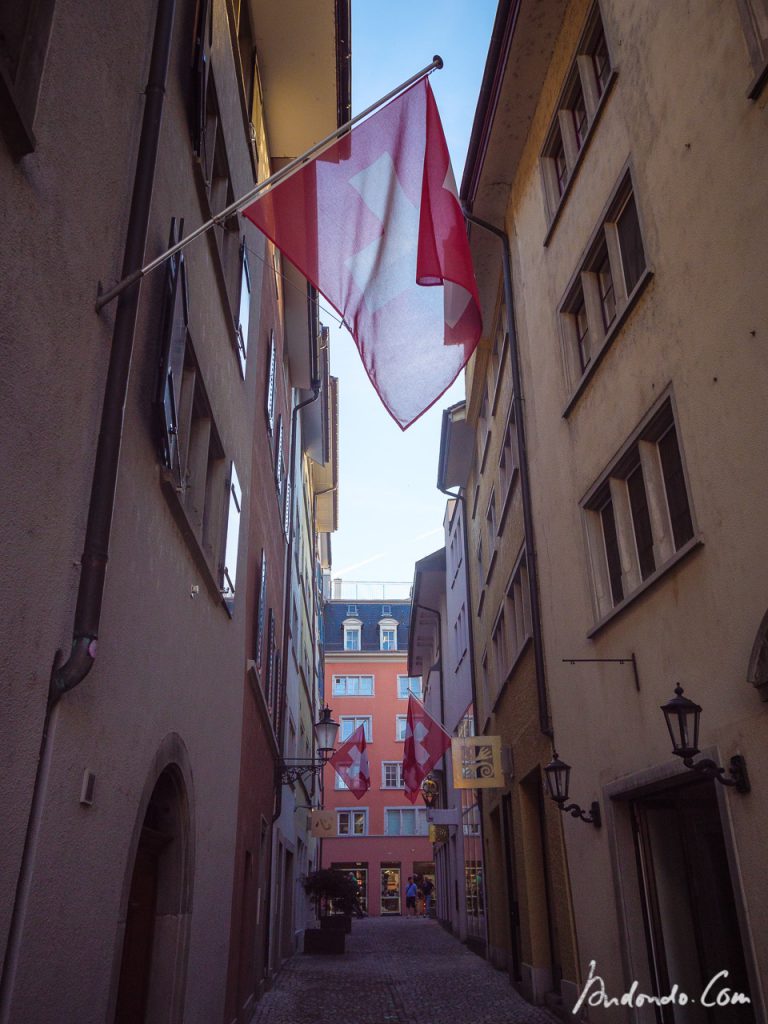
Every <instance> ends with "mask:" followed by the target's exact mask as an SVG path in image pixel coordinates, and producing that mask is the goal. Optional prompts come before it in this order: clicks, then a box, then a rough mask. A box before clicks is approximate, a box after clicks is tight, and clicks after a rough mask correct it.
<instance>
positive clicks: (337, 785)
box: [333, 771, 349, 789]
mask: <svg viewBox="0 0 768 1024" xmlns="http://www.w3.org/2000/svg"><path fill="white" fill-rule="evenodd" d="M333 788H334V789H349V786H348V785H347V784H346V782H345V781H344V779H342V777H341V776H340V775H339V773H338V772H336V771H335V772H334V773H333Z"/></svg>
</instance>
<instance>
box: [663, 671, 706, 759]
mask: <svg viewBox="0 0 768 1024" xmlns="http://www.w3.org/2000/svg"><path fill="white" fill-rule="evenodd" d="M661 710H662V711H663V712H664V718H665V720H666V723H667V728H668V729H669V736H670V739H671V740H672V753H673V754H677V756H678V757H696V755H697V754H698V752H699V719H700V718H701V707H700V706H699V705H698V704H695V703H694V702H693V701H692V700H688V698H687V697H684V696H683V688H682V686H681V685H680V683H678V684H677V686H676V687H675V696H674V697H673V698H672V699H671V700H668V701H667V703H666V704H662V705H661Z"/></svg>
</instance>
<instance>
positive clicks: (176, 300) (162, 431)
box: [156, 217, 189, 485]
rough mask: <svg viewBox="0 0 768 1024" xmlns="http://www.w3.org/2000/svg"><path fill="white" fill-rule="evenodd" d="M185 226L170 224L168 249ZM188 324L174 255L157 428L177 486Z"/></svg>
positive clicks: (179, 260)
mask: <svg viewBox="0 0 768 1024" xmlns="http://www.w3.org/2000/svg"><path fill="white" fill-rule="evenodd" d="M183 227H184V222H183V221H179V222H178V224H177V221H176V218H175V217H174V218H173V219H172V220H171V232H170V236H169V240H168V243H169V246H172V245H175V244H176V242H178V241H179V239H180V238H181V234H182V231H183ZM188 321H189V310H188V299H187V270H186V265H185V262H184V254H183V253H177V254H176V255H175V256H172V257H171V258H170V259H169V260H168V263H167V269H166V279H165V294H164V299H163V319H162V325H163V326H162V334H161V348H160V379H159V382H158V394H157V400H156V405H157V412H158V425H159V442H160V458H161V461H162V463H163V465H164V466H165V467H166V469H168V470H170V471H171V472H172V473H173V475H174V477H175V479H176V482H177V484H178V485H180V484H181V465H180V461H179V440H178V409H179V403H180V398H181V379H182V373H183V370H184V353H185V349H186V344H187V324H188Z"/></svg>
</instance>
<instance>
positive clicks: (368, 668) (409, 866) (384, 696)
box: [322, 648, 434, 916]
mask: <svg viewBox="0 0 768 1024" xmlns="http://www.w3.org/2000/svg"><path fill="white" fill-rule="evenodd" d="M407 674H408V669H407V665H406V652H405V651H404V650H398V651H395V652H388V651H381V652H371V651H362V652H342V651H338V652H336V651H334V652H329V651H328V650H327V648H326V662H325V699H326V702H327V704H328V705H329V706H330V707H331V708H332V710H333V717H334V718H335V719H336V721H338V722H340V723H342V729H340V731H339V741H338V744H340V743H341V742H342V740H343V738H344V732H343V722H344V719H345V718H360V717H362V716H368V717H369V718H370V727H371V734H370V740H369V741H368V746H367V753H368V760H369V764H370V770H371V788H370V789H369V790H368V792H367V793H366V794H365V796H363V797H361V798H360V800H357V799H355V797H354V795H353V794H352V793H350V792H349V791H348V790H339V789H336V788H335V785H334V777H335V775H336V773H335V772H334V770H333V768H331V767H330V766H328V767H326V769H325V777H324V790H325V801H324V806H325V808H326V809H327V810H333V811H335V812H336V814H337V821H338V819H339V813H338V812H342V814H343V812H352V814H354V812H360V811H365V812H367V821H366V834H365V835H361V836H358V835H354V834H350V835H347V836H342V835H337V837H336V838H334V839H324V840H323V852H322V864H323V867H339V868H346V869H348V870H350V871H355V872H356V873H358V877H359V878H360V879H361V881H363V882H364V886H365V890H366V891H365V897H366V902H367V910H368V913H369V914H370V915H372V916H375V915H379V914H382V913H385V914H386V913H404V912H405V886H406V884H407V879H408V876H409V875H413V874H416V873H425V874H430V875H431V874H433V870H434V869H433V864H432V846H431V844H430V842H429V840H428V838H427V836H426V835H393V834H389V831H390V830H391V829H392V828H393V826H394V821H393V819H395V818H397V819H399V821H400V826H401V828H403V827H404V828H405V829H408V828H409V827H410V824H411V819H412V818H413V817H414V814H413V812H414V805H412V804H411V803H410V802H409V801H408V800H407V799H406V796H405V793H404V792H403V790H402V787H400V788H387V787H385V785H384V774H383V766H382V763H383V762H396V763H398V764H400V763H402V759H403V742H402V740H398V739H397V719H398V716H403V717H404V716H405V715H406V712H407V709H408V701H407V699H401V698H399V697H398V676H407ZM361 676H372V677H373V694H372V695H370V696H369V695H349V694H341V693H340V692H339V690H340V688H341V687H340V685H339V683H338V679H339V677H342V678H346V679H349V678H350V677H358V678H359V677H361ZM357 724H359V723H350V727H353V726H355V725H357ZM338 744H337V745H338ZM415 808H416V814H417V815H418V816H419V817H420V818H421V821H422V822H423V827H424V831H425V832H426V815H425V807H424V802H423V800H422V798H421V796H419V799H418V802H417V803H416V805H415ZM388 810H389V811H392V812H395V813H391V814H389V815H387V811H388ZM398 810H399V812H400V813H397V812H398ZM402 812H405V814H403V813H402ZM342 827H343V822H342ZM349 827H350V830H352V829H353V819H352V816H351V815H350V818H349ZM382 871H386V873H387V874H386V876H382ZM385 879H386V887H387V889H388V891H389V893H390V895H389V896H388V897H387V898H386V899H385V900H383V901H382V889H383V888H384V881H385Z"/></svg>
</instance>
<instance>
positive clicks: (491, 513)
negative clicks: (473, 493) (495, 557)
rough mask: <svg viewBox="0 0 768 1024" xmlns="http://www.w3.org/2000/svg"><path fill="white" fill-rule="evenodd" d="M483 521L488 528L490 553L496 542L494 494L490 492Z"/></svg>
mask: <svg viewBox="0 0 768 1024" xmlns="http://www.w3.org/2000/svg"><path fill="white" fill-rule="evenodd" d="M485 521H486V523H487V526H488V550H489V551H490V550H491V548H492V547H493V545H494V543H495V541H496V492H495V491H491V497H490V498H489V500H488V510H487V511H486V513H485Z"/></svg>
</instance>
